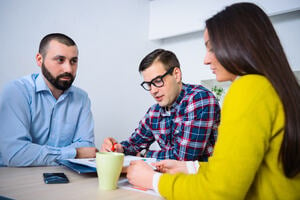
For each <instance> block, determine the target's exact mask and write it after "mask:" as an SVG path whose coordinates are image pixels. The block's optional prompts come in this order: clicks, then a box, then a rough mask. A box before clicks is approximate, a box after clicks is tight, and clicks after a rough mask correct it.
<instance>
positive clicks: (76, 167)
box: [56, 160, 97, 174]
mask: <svg viewBox="0 0 300 200" xmlns="http://www.w3.org/2000/svg"><path fill="white" fill-rule="evenodd" d="M56 162H57V163H59V164H61V165H63V166H66V167H68V168H69V169H71V170H73V171H75V172H77V173H78V174H85V173H95V172H97V170H96V168H95V167H90V166H86V165H81V164H77V163H72V162H70V161H68V160H57V161H56Z"/></svg>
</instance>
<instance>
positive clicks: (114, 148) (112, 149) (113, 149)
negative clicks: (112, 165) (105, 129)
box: [111, 142, 117, 152]
mask: <svg viewBox="0 0 300 200" xmlns="http://www.w3.org/2000/svg"><path fill="white" fill-rule="evenodd" d="M116 144H117V142H112V147H111V151H112V152H115V150H116V147H115V145H116Z"/></svg>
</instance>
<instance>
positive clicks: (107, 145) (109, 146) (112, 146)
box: [100, 137, 124, 153]
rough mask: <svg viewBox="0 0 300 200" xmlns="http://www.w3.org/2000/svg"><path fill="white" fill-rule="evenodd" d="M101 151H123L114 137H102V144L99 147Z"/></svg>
mask: <svg viewBox="0 0 300 200" xmlns="http://www.w3.org/2000/svg"><path fill="white" fill-rule="evenodd" d="M100 151H101V152H119V153H123V152H124V149H123V147H122V145H121V144H120V143H118V142H117V141H116V140H115V139H114V138H111V137H108V138H105V139H104V142H103V144H102V145H101V148H100Z"/></svg>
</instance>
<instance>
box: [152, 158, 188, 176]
mask: <svg viewBox="0 0 300 200" xmlns="http://www.w3.org/2000/svg"><path fill="white" fill-rule="evenodd" d="M153 166H155V167H156V169H157V170H158V171H159V172H162V173H169V174H176V173H185V174H187V173H188V170H187V167H186V162H184V161H178V160H162V161H160V162H157V163H154V164H153Z"/></svg>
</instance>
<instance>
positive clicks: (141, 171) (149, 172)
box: [127, 160, 154, 189]
mask: <svg viewBox="0 0 300 200" xmlns="http://www.w3.org/2000/svg"><path fill="white" fill-rule="evenodd" d="M153 175H154V171H153V169H152V167H151V166H149V165H148V164H147V163H145V162H144V161H142V160H136V161H131V162H130V165H129V167H128V168H127V178H128V181H129V183H131V184H132V185H134V186H138V187H142V188H147V189H153V188H152V179H153Z"/></svg>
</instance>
